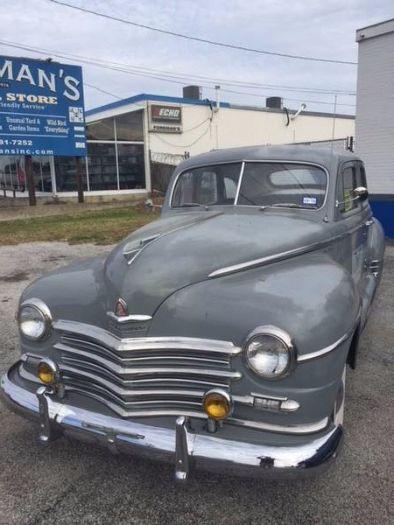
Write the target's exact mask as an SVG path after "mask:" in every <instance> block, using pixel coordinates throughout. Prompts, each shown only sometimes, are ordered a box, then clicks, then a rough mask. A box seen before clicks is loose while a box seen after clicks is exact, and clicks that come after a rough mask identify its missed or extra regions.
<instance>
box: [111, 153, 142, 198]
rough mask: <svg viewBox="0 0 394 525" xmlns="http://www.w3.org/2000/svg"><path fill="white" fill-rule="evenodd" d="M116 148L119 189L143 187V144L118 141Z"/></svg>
mask: <svg viewBox="0 0 394 525" xmlns="http://www.w3.org/2000/svg"><path fill="white" fill-rule="evenodd" d="M117 148H118V164H119V186H120V189H121V190H131V189H144V188H145V165H144V146H143V145H140V144H121V143H118V144H117Z"/></svg>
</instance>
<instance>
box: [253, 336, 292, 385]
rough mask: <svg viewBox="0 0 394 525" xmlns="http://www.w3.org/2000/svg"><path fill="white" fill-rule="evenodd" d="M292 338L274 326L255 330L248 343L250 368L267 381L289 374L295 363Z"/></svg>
mask: <svg viewBox="0 0 394 525" xmlns="http://www.w3.org/2000/svg"><path fill="white" fill-rule="evenodd" d="M294 358H295V352H294V347H293V344H292V342H291V338H290V336H289V335H288V334H287V333H286V332H284V331H283V330H281V329H280V328H276V327H274V326H262V327H260V328H257V329H256V330H254V332H253V333H252V334H251V335H250V336H249V338H248V341H247V343H246V361H247V363H248V365H249V367H250V368H251V369H252V370H253V372H255V373H256V374H258V375H259V376H261V377H264V378H265V379H279V378H281V377H283V376H285V375H287V374H288V373H289V371H290V370H291V368H292V366H293V363H294V361H295V359H294Z"/></svg>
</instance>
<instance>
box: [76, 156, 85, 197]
mask: <svg viewBox="0 0 394 525" xmlns="http://www.w3.org/2000/svg"><path fill="white" fill-rule="evenodd" d="M75 167H76V179H77V192H78V202H80V203H82V202H84V195H83V181H82V166H81V158H80V157H75Z"/></svg>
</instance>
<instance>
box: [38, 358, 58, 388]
mask: <svg viewBox="0 0 394 525" xmlns="http://www.w3.org/2000/svg"><path fill="white" fill-rule="evenodd" d="M37 375H38V378H39V379H40V381H41V382H42V383H44V385H53V384H54V383H55V382H56V369H55V368H54V367H52V366H51V365H50V364H49V363H47V362H46V361H42V362H41V363H40V364H39V365H38V369H37Z"/></svg>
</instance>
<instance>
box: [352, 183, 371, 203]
mask: <svg viewBox="0 0 394 525" xmlns="http://www.w3.org/2000/svg"><path fill="white" fill-rule="evenodd" d="M353 193H354V196H355V197H357V198H359V199H360V201H365V200H366V199H368V190H367V188H365V187H364V186H358V188H355V189H354V191H353Z"/></svg>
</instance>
